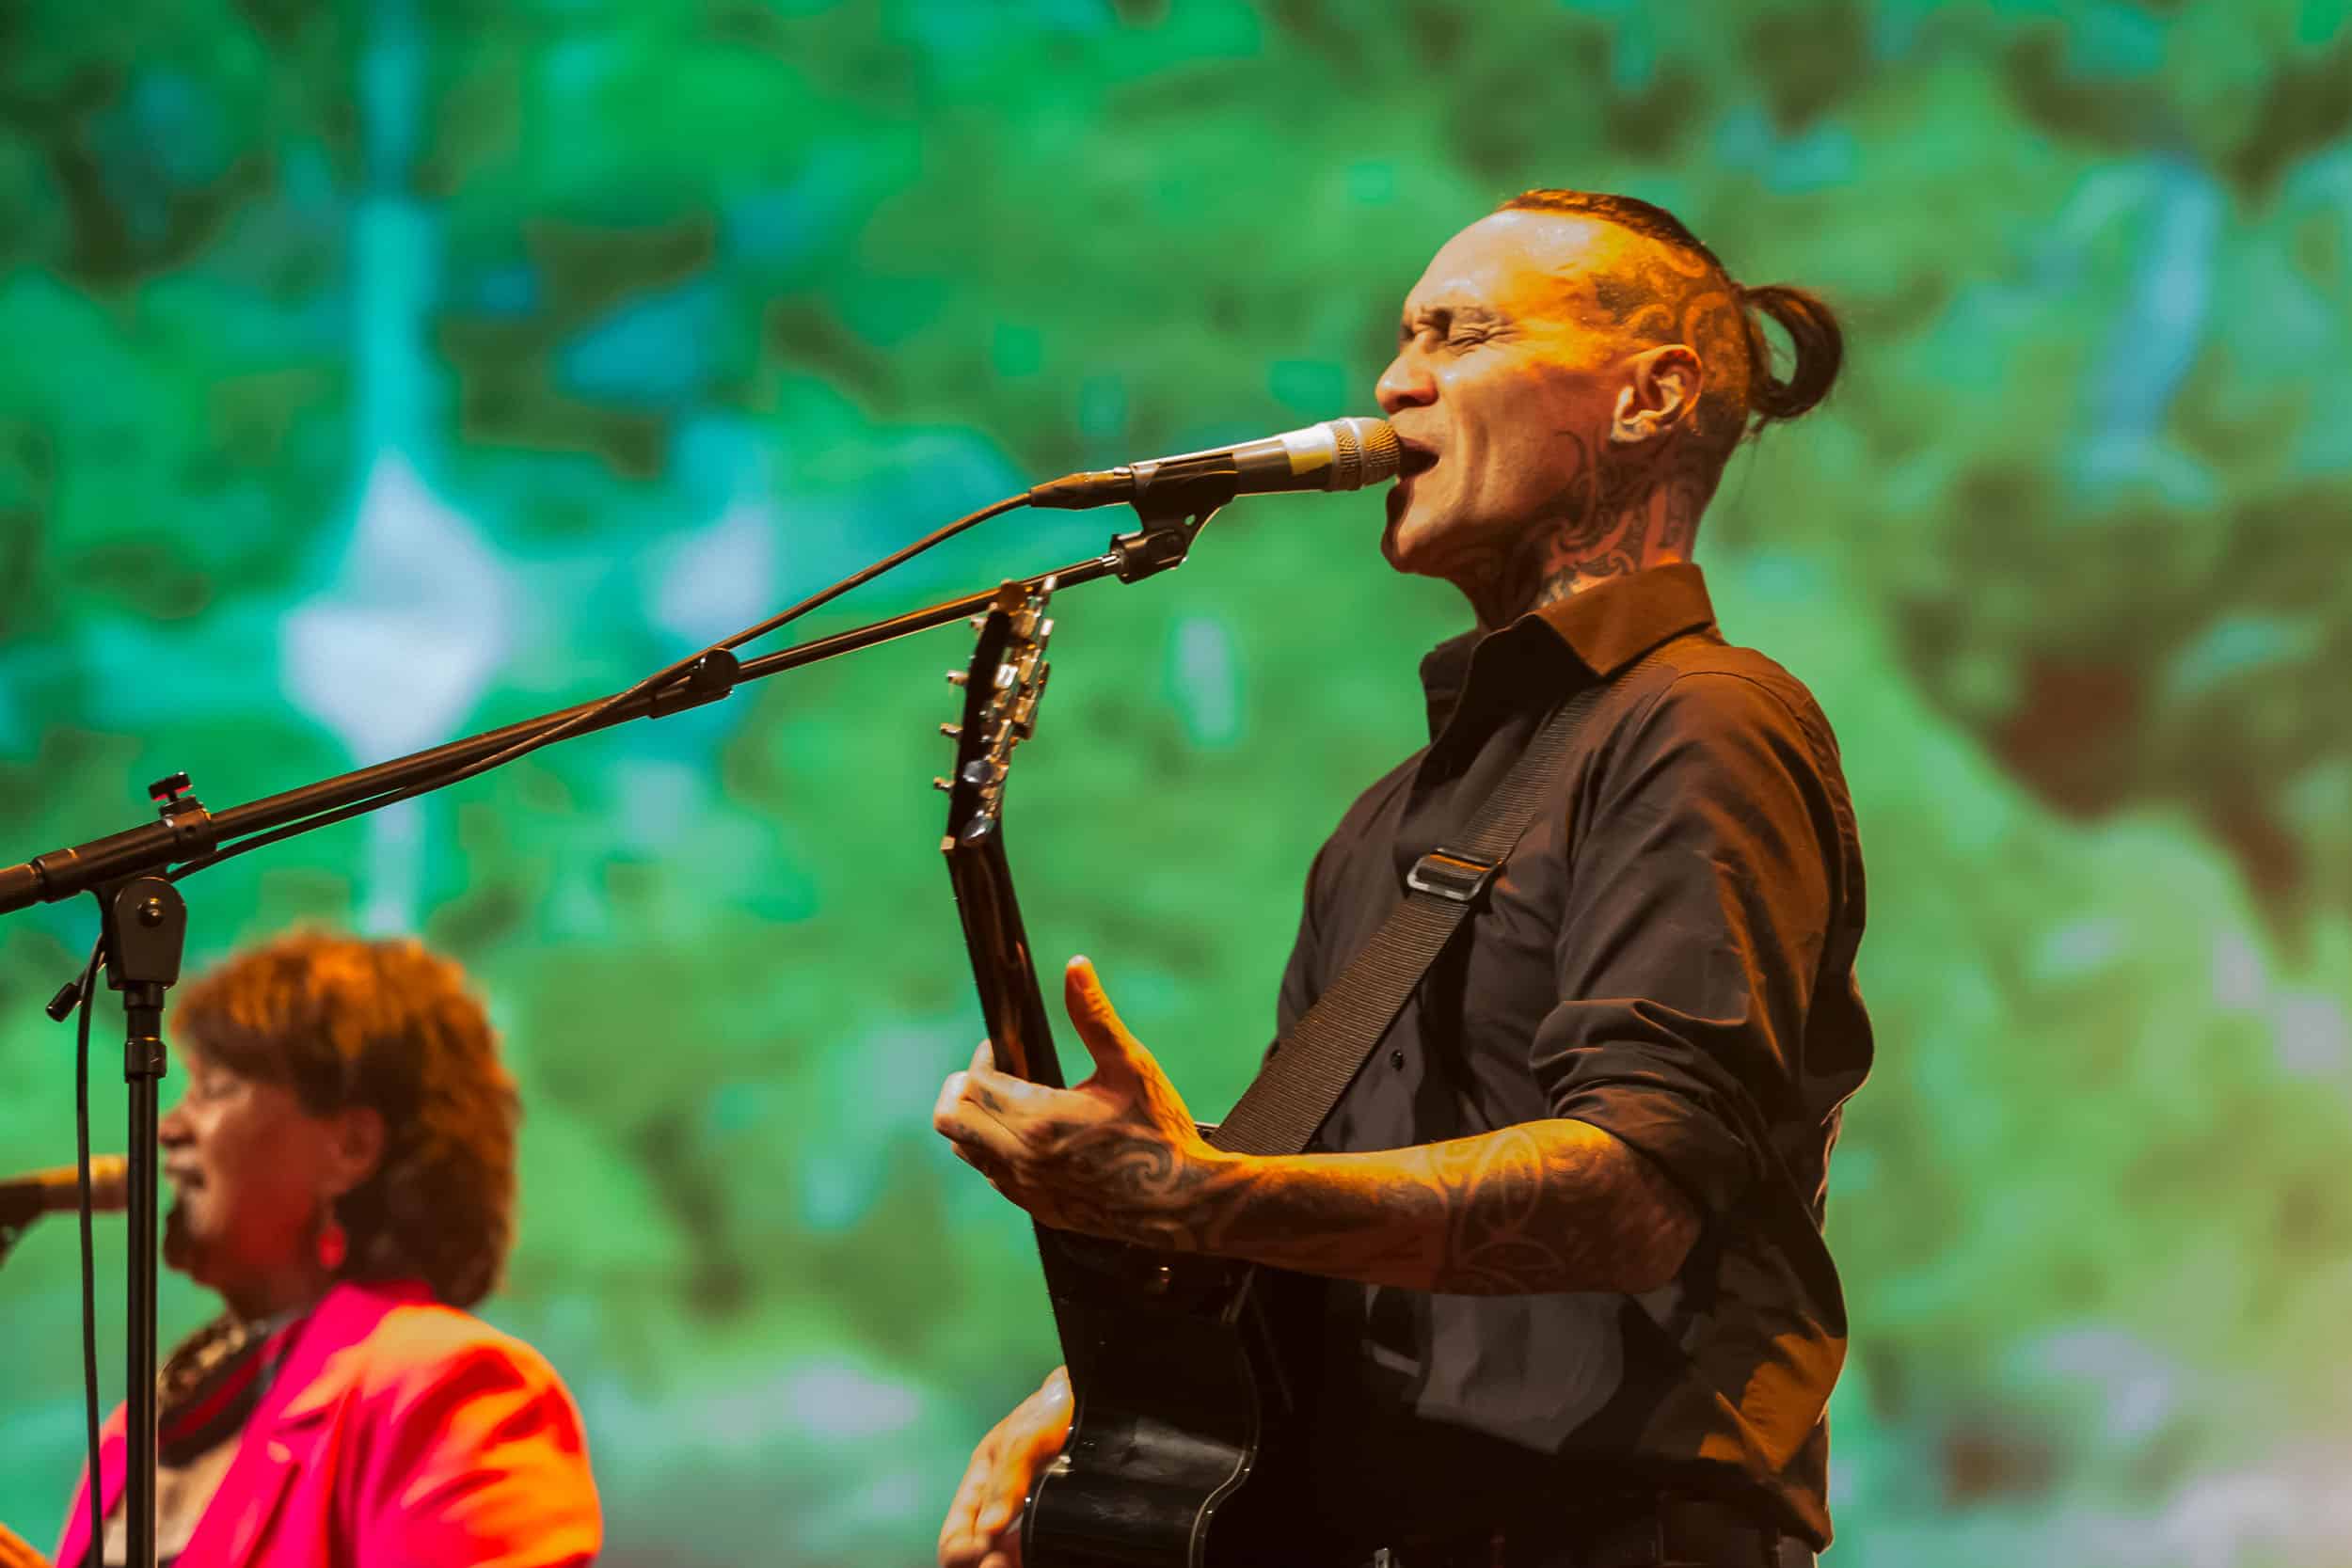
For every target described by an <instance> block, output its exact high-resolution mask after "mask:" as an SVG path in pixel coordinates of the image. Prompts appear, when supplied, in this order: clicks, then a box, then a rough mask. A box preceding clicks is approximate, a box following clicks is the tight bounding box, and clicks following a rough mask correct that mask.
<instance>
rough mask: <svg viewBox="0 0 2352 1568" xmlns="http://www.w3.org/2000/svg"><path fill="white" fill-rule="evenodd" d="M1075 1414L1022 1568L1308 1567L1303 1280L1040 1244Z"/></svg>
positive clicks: (1033, 1517)
mask: <svg viewBox="0 0 2352 1568" xmlns="http://www.w3.org/2000/svg"><path fill="white" fill-rule="evenodd" d="M1039 1244H1040V1248H1041V1252H1042V1253H1043V1255H1044V1257H1045V1259H1046V1269H1045V1276H1046V1287H1047V1291H1048V1292H1049V1293H1050V1294H1051V1296H1052V1298H1053V1303H1054V1321H1055V1323H1056V1326H1057V1328H1058V1329H1059V1330H1060V1333H1061V1343H1062V1354H1063V1356H1064V1357H1065V1359H1066V1360H1067V1361H1068V1362H1069V1366H1070V1383H1071V1387H1072V1389H1073V1392H1074V1393H1075V1395H1076V1414H1075V1417H1074V1418H1073V1422H1072V1425H1071V1429H1070V1437H1069V1440H1068V1441H1067V1442H1066V1443H1064V1444H1063V1446H1062V1451H1061V1456H1060V1457H1059V1458H1058V1459H1057V1460H1056V1461H1055V1462H1054V1463H1053V1465H1050V1466H1049V1467H1048V1468H1047V1469H1046V1470H1045V1471H1044V1473H1043V1474H1042V1475H1041V1476H1040V1477H1039V1478H1038V1481H1037V1485H1036V1487H1035V1489H1034V1490H1033V1491H1032V1492H1031V1494H1030V1497H1029V1505H1028V1510H1027V1513H1026V1517H1025V1521H1024V1527H1023V1534H1022V1550H1023V1561H1024V1562H1025V1563H1027V1564H1029V1565H1031V1568H1286V1565H1295V1564H1299V1563H1303V1562H1308V1561H1311V1560H1313V1557H1314V1551H1313V1543H1312V1541H1311V1537H1310V1535H1309V1533H1308V1530H1309V1527H1311V1524H1312V1521H1311V1519H1310V1518H1308V1517H1307V1510H1306V1507H1305V1498H1306V1497H1307V1496H1308V1492H1307V1484H1308V1477H1307V1476H1306V1475H1305V1474H1304V1473H1303V1471H1302V1462H1303V1456H1304V1452H1305V1446H1304V1439H1305V1436H1306V1434H1305V1433H1304V1432H1303V1431H1302V1430H1301V1427H1302V1425H1303V1422H1304V1419H1305V1415H1306V1411H1307V1408H1308V1403H1309V1400H1310V1398H1311V1382H1312V1379H1313V1377H1314V1374H1315V1371H1316V1370H1317V1365H1318V1360H1319V1357H1318V1354H1317V1352H1316V1342H1317V1341H1316V1337H1315V1329H1316V1326H1317V1323H1318V1321H1319V1318H1320V1314H1321V1310H1322V1292H1321V1290H1320V1289H1319V1287H1318V1285H1317V1284H1316V1282H1315V1281H1313V1280H1311V1279H1308V1278H1306V1277H1305V1276H1303V1275H1291V1274H1286V1273H1284V1272H1282V1271H1280V1270H1276V1269H1261V1268H1254V1267H1251V1266H1250V1265H1248V1264H1239V1263H1232V1262H1230V1261H1227V1260H1224V1259H1202V1258H1184V1257H1168V1256H1163V1255H1159V1254H1153V1253H1148V1252H1143V1251H1140V1250H1136V1249H1133V1248H1118V1249H1116V1252H1117V1254H1118V1256H1115V1257H1113V1256H1103V1257H1096V1256H1091V1255H1090V1254H1091V1253H1092V1251H1093V1243H1090V1242H1089V1239H1087V1238H1072V1237H1065V1236H1062V1235H1060V1234H1059V1233H1058V1232H1054V1231H1047V1230H1043V1229H1041V1230H1040V1232H1039Z"/></svg>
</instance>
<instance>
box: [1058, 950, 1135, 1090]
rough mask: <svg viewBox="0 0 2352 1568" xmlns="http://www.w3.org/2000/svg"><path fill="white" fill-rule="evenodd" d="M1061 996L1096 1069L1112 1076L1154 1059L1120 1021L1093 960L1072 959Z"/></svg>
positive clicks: (1129, 1071) (1063, 975)
mask: <svg viewBox="0 0 2352 1568" xmlns="http://www.w3.org/2000/svg"><path fill="white" fill-rule="evenodd" d="M1061 994H1062V1006H1064V1007H1067V1008H1068V1009H1069V1010H1070V1022H1073V1023H1074V1024H1076V1025H1077V1026H1078V1037H1079V1038H1080V1039H1082V1040H1084V1041H1086V1048H1087V1051H1088V1053H1089V1054H1091V1055H1092V1056H1093V1057H1094V1065H1095V1066H1096V1067H1097V1068H1099V1069H1105V1070H1108V1071H1110V1072H1113V1073H1131V1072H1133V1071H1134V1070H1135V1069H1136V1063H1137V1062H1138V1061H1139V1060H1142V1061H1148V1060H1150V1059H1151V1057H1150V1053H1148V1052H1146V1051H1145V1050H1144V1049H1143V1047H1142V1046H1141V1045H1140V1044H1138V1043H1137V1042H1136V1037H1135V1036H1133V1035H1131V1034H1129V1033H1128V1032H1127V1026H1126V1025H1125V1024H1124V1023H1121V1022H1120V1021H1119V1009H1117V1008H1116V1007H1113V1006H1111V999H1110V998H1109V997H1108V996H1107V995H1105V994H1104V990H1103V981H1102V978H1101V976H1099V975H1097V974H1095V973H1094V960H1093V959H1091V958H1086V957H1084V956H1083V955H1082V956H1080V957H1078V958H1073V959H1071V960H1070V967H1069V968H1067V969H1065V970H1063V971H1062V981H1061Z"/></svg>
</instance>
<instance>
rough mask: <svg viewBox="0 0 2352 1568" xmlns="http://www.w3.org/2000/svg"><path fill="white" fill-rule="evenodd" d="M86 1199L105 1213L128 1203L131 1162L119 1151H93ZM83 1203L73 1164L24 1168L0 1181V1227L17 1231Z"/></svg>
mask: <svg viewBox="0 0 2352 1568" xmlns="http://www.w3.org/2000/svg"><path fill="white" fill-rule="evenodd" d="M89 1202H90V1207H91V1208H92V1209H100V1210H105V1211H108V1212H113V1211H118V1210H121V1209H127V1208H129V1207H130V1205H131V1162H130V1161H128V1160H126V1159H124V1158H123V1157H122V1156H121V1155H119V1154H96V1155H92V1156H91V1157H90V1163H89ZM81 1206H82V1179H81V1177H80V1176H79V1175H78V1174H77V1173H76V1172H75V1171H74V1168H73V1167H72V1165H59V1166H58V1167H57V1168H56V1169H55V1170H36V1171H27V1172H25V1173H24V1175H23V1176H11V1177H9V1178H8V1180H4V1181H0V1230H18V1229H22V1228H23V1227H25V1226H28V1225H30V1224H32V1223H33V1221H35V1220H37V1219H39V1218H40V1216H41V1215H43V1214H61V1213H64V1212H67V1211H69V1210H74V1209H79V1208H81Z"/></svg>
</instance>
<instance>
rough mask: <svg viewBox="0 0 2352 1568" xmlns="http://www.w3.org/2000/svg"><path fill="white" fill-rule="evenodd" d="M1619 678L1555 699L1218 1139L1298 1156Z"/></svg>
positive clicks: (1420, 865) (1246, 1149)
mask: <svg viewBox="0 0 2352 1568" xmlns="http://www.w3.org/2000/svg"><path fill="white" fill-rule="evenodd" d="M1653 657H1654V656H1653ZM1641 662H1642V663H1647V662H1648V660H1647V659H1644V660H1642V661H1641ZM1636 668H1639V665H1637V666H1636ZM1619 678H1620V679H1621V678H1623V677H1619ZM1614 684H1615V683H1614V682H1613V681H1595V682H1593V683H1592V684H1591V685H1590V686H1587V687H1585V688H1584V689H1582V690H1581V691H1579V692H1577V694H1576V695H1575V696H1573V697H1570V698H1569V699H1568V700H1567V701H1566V702H1565V703H1563V704H1562V705H1560V706H1559V707H1558V708H1556V709H1554V710H1553V711H1552V714H1551V716H1550V717H1549V719H1547V720H1545V721H1544V723H1543V726H1542V728H1540V729H1538V730H1537V731H1536V732H1535V736H1534V739H1533V740H1531V741H1529V742H1528V747H1527V750H1526V751H1525V752H1523V753H1521V755H1520V757H1519V760H1518V762H1517V763H1516V764H1514V765H1513V766H1512V768H1511V771H1510V772H1509V773H1508V774H1506V775H1505V776H1504V778H1503V781H1502V784H1500V785H1498V786H1497V787H1496V789H1495V792H1494V793H1493V794H1492V795H1490V796H1488V797H1487V798H1486V802H1485V803H1484V804H1483V805H1481V806H1480V807H1479V808H1478V813H1477V815H1476V816H1472V817H1471V818H1470V825H1469V826H1468V827H1467V828H1465V829H1464V830H1463V831H1462V835H1461V837H1460V838H1459V839H1458V840H1457V841H1456V842H1455V843H1454V844H1451V845H1441V846H1439V847H1438V848H1436V849H1433V850H1431V851H1430V852H1429V853H1428V854H1426V855H1423V856H1422V858H1421V859H1420V860H1419V861H1417V862H1415V863H1414V864H1413V869H1412V870H1411V871H1410V872H1408V873H1406V878H1405V888H1406V893H1405V901H1404V902H1403V903H1401V904H1399V905H1397V907H1396V908H1395V909H1394V910H1393V911H1391V912H1390V914H1389V918H1388V919H1387V920H1385V921H1383V922H1381V925H1380V928H1379V929H1378V930H1376V931H1375V932H1374V933H1373V934H1372V940H1371V941H1370V942H1366V943H1365V944H1364V947H1363V950H1362V951H1361V952H1359V953H1358V954H1357V955H1356V957H1355V958H1351V959H1349V960H1348V964H1347V967H1346V968H1345V969H1343V970H1341V971H1340V975H1339V978H1338V979H1336V980H1334V981H1332V982H1331V986H1330V989H1329V990H1326V991H1325V992H1324V993H1323V995H1322V996H1320V997H1318V998H1317V999H1316V1001H1315V1005H1314V1006H1311V1007H1310V1008H1308V1009H1307V1016H1306V1017H1304V1018H1302V1019H1300V1020H1299V1021H1298V1025H1297V1027H1296V1028H1295V1029H1293V1030H1292V1031H1291V1032H1290V1034H1289V1036H1288V1037H1285V1038H1284V1039H1283V1040H1281V1041H1280V1042H1279V1044H1278V1045H1277V1046H1276V1047H1275V1049H1274V1052H1273V1053H1272V1054H1271V1055H1270V1056H1269V1058H1268V1059H1267V1061H1266V1064H1265V1066H1264V1067H1263V1068H1262V1069H1259V1072H1258V1077H1257V1080H1256V1082H1254V1083H1252V1084H1251V1085H1249V1088H1248V1092H1247V1093H1245V1094H1244V1095H1243V1096H1242V1097H1241V1099H1240V1100H1239V1101H1237V1102H1235V1104H1234V1106H1233V1109H1232V1114H1231V1115H1229V1116H1228V1117H1226V1118H1225V1119H1224V1121H1223V1122H1221V1123H1219V1124H1218V1125H1217V1127H1216V1129H1215V1130H1214V1131H1213V1132H1209V1134H1208V1138H1209V1142H1210V1143H1212V1144H1214V1145H1215V1146H1216V1147H1217V1148H1223V1149H1230V1150H1232V1152H1234V1153H1236V1154H1297V1153H1300V1152H1301V1151H1303V1150H1304V1149H1305V1148H1306V1147H1307V1145H1308V1144H1309V1143H1311V1142H1312V1141H1313V1139H1314V1135H1315V1133H1316V1132H1317V1131H1318V1130H1319V1129H1320V1128H1321V1127H1322V1126H1323V1123H1324V1119H1325V1118H1326V1117H1328V1116H1330V1114H1331V1107H1332V1106H1334V1105H1337V1104H1338V1103H1339V1102H1340V1096H1342V1095H1343V1094H1344V1093H1346V1092H1347V1085H1350V1084H1352V1083H1354V1082H1355V1081H1356V1075H1357V1074H1358V1073H1359V1072H1361V1071H1362V1070H1363V1067H1364V1063H1365V1062H1366V1061H1368V1060H1370V1059H1371V1057H1372V1053H1373V1051H1374V1049H1375V1047H1376V1046H1378V1045H1379V1043H1380V1037H1381V1036H1383V1035H1385V1034H1387V1033H1388V1032H1389V1025H1390V1024H1391V1023H1393V1022H1396V1015H1397V1014H1398V1013H1399V1012H1401V1011H1403V1010H1404V1007H1405V1001H1406V998H1407V997H1409V996H1411V995H1412V994H1413V990H1414V988H1415V987H1417V986H1419V985H1420V984H1421V981H1422V975H1424V974H1428V973H1429V966H1430V965H1431V964H1434V963H1436V962H1437V961H1438V954H1439V953H1442V952H1443V951H1445V947H1446V944H1447V942H1451V941H1452V940H1453V938H1454V933H1455V932H1456V931H1458V930H1459V929H1461V926H1462V921H1463V919H1464V918H1465V917H1466V916H1468V915H1469V913H1470V911H1471V910H1472V909H1473V908H1475V907H1476V906H1477V903H1478V901H1479V899H1480V898H1482V897H1484V896H1485V895H1486V889H1487V887H1488V886H1489V885H1490V884H1491V883H1492V882H1493V881H1494V879H1495V874H1496V873H1497V872H1498V871H1500V870H1501V869H1502V863H1503V861H1504V860H1505V859H1506V858H1508V857H1509V855H1510V853H1511V850H1512V848H1513V847H1514V846H1516V845H1517V844H1518V841H1519V839H1520V838H1521V837H1522V836H1524V835H1525V833H1526V832H1527V830H1528V828H1529V827H1530V826H1531V825H1533V824H1534V820H1535V814H1536V812H1537V811H1539V810H1540V809H1542V806H1543V800H1544V792H1545V786H1546V785H1547V784H1549V782H1550V780H1551V778H1552V776H1553V775H1554V774H1556V773H1557V772H1558V771H1559V770H1560V765H1561V764H1562V763H1563V762H1564V761H1565V760H1566V758H1567V754H1568V747H1569V745H1570V743H1572V742H1573V741H1574V740H1575V738H1576V735H1577V732H1578V731H1579V730H1580V729H1581V728H1582V727H1583V724H1584V721H1585V720H1586V718H1588V717H1589V716H1590V715H1591V713H1592V711H1593V708H1594V706H1595V705H1597V703H1598V702H1599V701H1600V698H1601V694H1602V693H1603V692H1605V691H1607V690H1608V689H1610V688H1611V687H1612V686H1613V685H1614Z"/></svg>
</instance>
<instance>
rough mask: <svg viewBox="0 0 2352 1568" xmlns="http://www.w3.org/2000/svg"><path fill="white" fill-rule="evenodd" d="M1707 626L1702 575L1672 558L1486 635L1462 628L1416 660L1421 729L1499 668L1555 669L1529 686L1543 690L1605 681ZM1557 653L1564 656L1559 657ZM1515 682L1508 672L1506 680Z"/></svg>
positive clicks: (1711, 617) (1432, 727)
mask: <svg viewBox="0 0 2352 1568" xmlns="http://www.w3.org/2000/svg"><path fill="white" fill-rule="evenodd" d="M1714 624H1715V607H1714V604H1713V602H1712V601H1711V600H1710V599H1709V598H1708V593H1707V578H1706V576H1705V574H1703V573H1702V572H1701V571H1700V570H1699V568H1698V567H1697V566H1695V565H1693V564H1692V563H1691V562H1676V563H1675V564H1673V565H1671V566H1652V567H1649V568H1647V569H1646V570H1644V571H1639V572H1633V573H1629V575H1627V576H1625V577H1621V578H1610V579H1609V580H1607V581H1606V582H1601V583H1597V584H1595V585H1594V586H1593V587H1590V588H1587V589H1585V590H1583V591H1582V592H1581V593H1577V594H1569V595H1568V596H1567V597H1566V598H1565V599H1560V600H1557V601H1555V602H1554V603H1551V604H1548V605H1544V606H1542V607H1541V608H1539V609H1536V610H1530V611H1528V612H1527V613H1526V614H1524V615H1522V616H1520V617H1519V618H1518V620H1516V621H1514V622H1512V623H1511V625H1509V626H1504V627H1502V629H1501V630H1499V631H1496V632H1493V633H1491V634H1487V635H1482V634H1480V633H1479V632H1477V631H1468V632H1464V633H1463V634H1462V635H1461V636H1459V637H1455V638H1452V639H1449V640H1448V641H1443V642H1440V643H1438V645H1437V647H1435V648H1433V649H1431V650H1430V652H1429V654H1428V656H1427V657H1424V658H1423V659H1422V662H1421V680H1422V693H1423V695H1424V696H1425V697H1426V698H1427V700H1428V704H1429V733H1430V735H1431V736H1433V737H1434V736H1436V735H1437V734H1438V731H1440V730H1442V729H1443V728H1444V727H1445V724H1446V721H1448V720H1449V719H1451V718H1452V717H1453V715H1454V710H1455V709H1456V708H1458V707H1459V706H1460V705H1461V703H1462V699H1463V697H1464V695H1465V694H1466V693H1467V692H1468V690H1469V689H1470V684H1471V682H1472V681H1473V680H1475V681H1476V682H1477V684H1478V686H1479V687H1480V689H1482V691H1483V690H1484V689H1486V687H1487V686H1489V685H1490V684H1492V683H1493V682H1494V681H1496V680H1499V679H1502V678H1503V677H1502V673H1501V672H1502V668H1504V667H1507V668H1509V669H1512V670H1514V671H1531V670H1532V671H1536V672H1542V671H1551V672H1558V674H1555V675H1553V676H1552V677H1551V678H1539V679H1537V680H1536V681H1535V682H1534V686H1535V687H1536V688H1537V689H1541V690H1543V691H1545V692H1547V693H1549V692H1551V691H1555V690H1557V689H1559V685H1560V679H1559V675H1561V674H1565V676H1566V677H1567V678H1568V679H1569V680H1571V681H1573V682H1574V683H1575V684H1581V683H1582V681H1586V680H1606V679H1608V678H1609V677H1610V676H1612V675H1613V674H1615V673H1617V672H1618V671H1620V670H1622V669H1624V668H1625V667H1626V666H1627V665H1629V664H1631V663H1632V662H1633V661H1634V660H1635V659H1637V658H1640V657H1642V656H1643V655H1644V654H1645V653H1648V652H1649V651H1650V650H1651V649H1652V648H1655V647H1657V646H1658V645H1659V644H1660V643H1661V642H1666V641H1671V640H1672V639H1674V638H1677V637H1680V636H1682V635H1683V634H1685V633H1687V632H1692V631H1697V630H1700V629H1701V628H1703V627H1708V626H1713V625H1714ZM1563 653H1565V654H1567V655H1569V656H1570V657H1568V658H1566V659H1562V658H1561V657H1559V656H1560V655H1561V654H1563ZM1564 667H1565V668H1564ZM1522 679H1523V677H1519V676H1514V677H1512V680H1511V684H1512V685H1514V686H1518V685H1519V684H1520V683H1521V680H1522Z"/></svg>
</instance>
